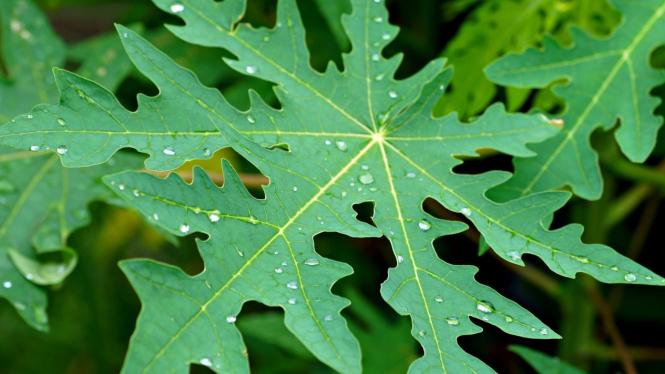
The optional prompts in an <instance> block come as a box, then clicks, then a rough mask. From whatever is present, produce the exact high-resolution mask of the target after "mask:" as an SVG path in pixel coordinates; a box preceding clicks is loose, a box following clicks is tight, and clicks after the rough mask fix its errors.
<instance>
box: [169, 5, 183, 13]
mask: <svg viewBox="0 0 665 374" xmlns="http://www.w3.org/2000/svg"><path fill="white" fill-rule="evenodd" d="M183 10H185V7H184V6H183V5H182V4H178V3H176V4H173V5H171V11H172V12H173V13H180V12H182V11H183Z"/></svg>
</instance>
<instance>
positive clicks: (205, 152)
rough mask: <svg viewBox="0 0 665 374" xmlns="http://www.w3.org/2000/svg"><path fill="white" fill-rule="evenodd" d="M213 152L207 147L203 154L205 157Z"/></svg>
mask: <svg viewBox="0 0 665 374" xmlns="http://www.w3.org/2000/svg"><path fill="white" fill-rule="evenodd" d="M211 154H212V152H210V150H209V149H208V148H206V149H204V150H203V155H204V156H205V157H208V156H210V155H211Z"/></svg>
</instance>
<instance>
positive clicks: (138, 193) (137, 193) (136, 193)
mask: <svg viewBox="0 0 665 374" xmlns="http://www.w3.org/2000/svg"><path fill="white" fill-rule="evenodd" d="M132 194H133V195H134V196H136V197H139V195H140V192H139V190H133V191H132Z"/></svg>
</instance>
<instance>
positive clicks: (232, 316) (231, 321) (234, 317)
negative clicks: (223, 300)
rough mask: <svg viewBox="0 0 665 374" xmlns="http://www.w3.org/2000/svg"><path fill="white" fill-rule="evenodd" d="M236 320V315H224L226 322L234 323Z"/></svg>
mask: <svg viewBox="0 0 665 374" xmlns="http://www.w3.org/2000/svg"><path fill="white" fill-rule="evenodd" d="M236 320H237V318H236V316H234V315H233V314H231V315H230V316H228V317H226V322H228V323H234V322H235V321H236Z"/></svg>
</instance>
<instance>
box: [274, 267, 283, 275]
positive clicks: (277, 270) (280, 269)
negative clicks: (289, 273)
mask: <svg viewBox="0 0 665 374" xmlns="http://www.w3.org/2000/svg"><path fill="white" fill-rule="evenodd" d="M283 272H284V270H282V268H276V269H275V273H277V274H282V273H283Z"/></svg>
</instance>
